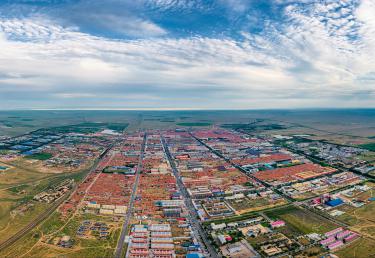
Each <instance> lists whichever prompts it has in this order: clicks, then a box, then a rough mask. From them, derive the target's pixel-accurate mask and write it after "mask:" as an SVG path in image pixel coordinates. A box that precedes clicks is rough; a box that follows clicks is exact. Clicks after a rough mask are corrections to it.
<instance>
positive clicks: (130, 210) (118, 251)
mask: <svg viewBox="0 0 375 258" xmlns="http://www.w3.org/2000/svg"><path fill="white" fill-rule="evenodd" d="M146 140H147V134H145V135H144V137H143V143H142V148H141V155H140V156H139V160H138V165H137V173H136V177H135V182H134V185H133V189H132V194H131V197H130V202H129V205H128V210H127V212H126V214H125V221H124V224H123V225H122V230H121V235H120V238H119V240H118V242H117V247H116V251H115V257H116V258H120V257H121V253H122V250H123V249H124V244H125V237H126V235H127V233H128V227H129V222H130V219H131V217H132V213H133V204H134V200H135V196H136V194H137V188H138V183H139V177H140V174H141V170H142V161H143V156H144V153H145V146H146Z"/></svg>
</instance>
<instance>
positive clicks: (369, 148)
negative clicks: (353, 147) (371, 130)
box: [359, 142, 375, 151]
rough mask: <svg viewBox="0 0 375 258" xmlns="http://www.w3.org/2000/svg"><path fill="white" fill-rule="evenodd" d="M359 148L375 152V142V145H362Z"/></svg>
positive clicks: (374, 143)
mask: <svg viewBox="0 0 375 258" xmlns="http://www.w3.org/2000/svg"><path fill="white" fill-rule="evenodd" d="M359 147H361V148H363V149H366V150H369V151H375V142H373V143H366V144H361V145H359Z"/></svg>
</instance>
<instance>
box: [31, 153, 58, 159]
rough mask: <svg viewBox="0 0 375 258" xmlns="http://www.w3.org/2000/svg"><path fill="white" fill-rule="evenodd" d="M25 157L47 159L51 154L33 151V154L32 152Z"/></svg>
mask: <svg viewBox="0 0 375 258" xmlns="http://www.w3.org/2000/svg"><path fill="white" fill-rule="evenodd" d="M25 158H27V159H36V160H47V159H50V158H52V154H51V153H45V152H42V153H35V154H32V155H28V156H26V157H25Z"/></svg>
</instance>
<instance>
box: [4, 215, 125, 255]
mask: <svg viewBox="0 0 375 258" xmlns="http://www.w3.org/2000/svg"><path fill="white" fill-rule="evenodd" d="M83 220H91V221H101V222H106V223H108V225H110V227H111V234H110V236H109V238H108V239H105V240H99V239H96V238H95V237H92V236H91V237H88V238H80V237H77V236H76V231H77V229H78V227H79V225H80V223H81V222H82V221H83ZM120 225H121V223H119V222H113V221H112V219H111V218H110V217H101V216H95V215H90V214H83V215H82V214H75V215H74V217H71V218H64V219H63V218H62V217H61V216H60V214H59V213H58V212H55V213H53V214H52V215H51V216H50V217H49V218H48V219H47V220H45V221H44V222H43V223H42V224H41V225H40V226H38V227H37V228H35V229H34V230H33V231H32V232H30V233H29V234H28V235H26V236H25V237H24V238H22V239H21V240H20V241H18V242H16V243H15V244H14V245H12V246H10V247H8V248H7V249H5V250H4V251H2V252H0V256H1V257H20V256H22V255H24V256H26V257H55V256H59V255H63V256H64V257H65V256H67V257H77V258H78V257H113V253H114V250H115V248H116V244H117V240H118V237H119V234H120ZM64 235H68V236H71V237H72V239H73V242H74V245H73V247H72V248H62V247H59V246H56V245H54V244H53V241H54V239H55V238H56V237H61V236H64Z"/></svg>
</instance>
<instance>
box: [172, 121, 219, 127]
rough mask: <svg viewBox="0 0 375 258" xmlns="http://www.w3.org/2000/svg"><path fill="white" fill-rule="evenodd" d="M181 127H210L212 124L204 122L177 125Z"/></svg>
mask: <svg viewBox="0 0 375 258" xmlns="http://www.w3.org/2000/svg"><path fill="white" fill-rule="evenodd" d="M176 125H179V126H210V125H212V123H203V122H186V123H177V124H176Z"/></svg>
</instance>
